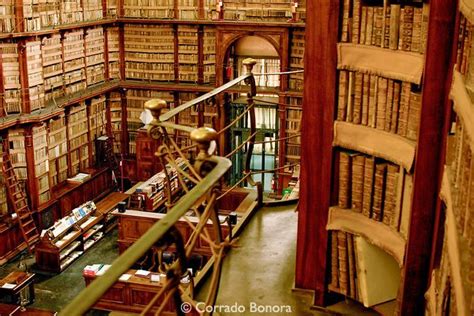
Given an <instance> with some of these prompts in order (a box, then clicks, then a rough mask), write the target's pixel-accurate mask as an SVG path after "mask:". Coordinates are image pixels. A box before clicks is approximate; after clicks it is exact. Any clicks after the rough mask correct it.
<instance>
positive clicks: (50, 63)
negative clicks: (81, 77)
mask: <svg viewBox="0 0 474 316" xmlns="http://www.w3.org/2000/svg"><path fill="white" fill-rule="evenodd" d="M41 46H42V47H41V50H42V58H43V78H44V94H45V101H50V100H55V99H57V98H60V97H62V96H63V95H64V90H63V85H64V80H63V52H62V45H61V36H60V35H59V34H53V35H51V36H49V37H43V39H42V43H41Z"/></svg>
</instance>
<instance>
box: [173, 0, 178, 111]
mask: <svg viewBox="0 0 474 316" xmlns="http://www.w3.org/2000/svg"><path fill="white" fill-rule="evenodd" d="M176 1H177V0H176ZM173 44H174V67H173V70H174V82H176V83H179V38H178V25H177V24H173ZM177 106H178V105H177Z"/></svg>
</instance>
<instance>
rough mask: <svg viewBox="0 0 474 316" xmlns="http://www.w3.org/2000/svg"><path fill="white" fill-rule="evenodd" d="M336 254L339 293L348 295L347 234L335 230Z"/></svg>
mask: <svg viewBox="0 0 474 316" xmlns="http://www.w3.org/2000/svg"><path fill="white" fill-rule="evenodd" d="M337 255H338V258H339V289H340V290H341V294H343V295H348V294H349V284H348V262H347V234H346V233H345V232H341V231H338V232H337Z"/></svg>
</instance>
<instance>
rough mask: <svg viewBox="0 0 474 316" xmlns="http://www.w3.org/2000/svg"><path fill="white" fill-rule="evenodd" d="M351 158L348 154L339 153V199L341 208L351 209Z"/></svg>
mask: <svg viewBox="0 0 474 316" xmlns="http://www.w3.org/2000/svg"><path fill="white" fill-rule="evenodd" d="M350 166H351V164H350V156H349V154H348V153H347V152H344V151H341V152H339V199H338V205H339V207H340V208H349V205H350V195H349V192H350V176H351V173H350Z"/></svg>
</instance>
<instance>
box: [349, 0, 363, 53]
mask: <svg viewBox="0 0 474 316" xmlns="http://www.w3.org/2000/svg"><path fill="white" fill-rule="evenodd" d="M360 19H361V0H354V3H353V9H352V39H351V40H352V43H353V44H359V40H360Z"/></svg>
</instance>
